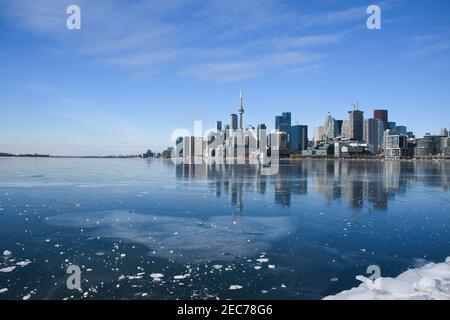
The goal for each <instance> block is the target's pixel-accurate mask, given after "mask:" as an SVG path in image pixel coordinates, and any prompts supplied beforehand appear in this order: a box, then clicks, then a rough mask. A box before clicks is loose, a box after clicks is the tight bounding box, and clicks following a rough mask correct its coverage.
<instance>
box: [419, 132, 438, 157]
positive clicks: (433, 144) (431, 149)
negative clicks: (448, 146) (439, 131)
mask: <svg viewBox="0 0 450 320" xmlns="http://www.w3.org/2000/svg"><path fill="white" fill-rule="evenodd" d="M442 142H445V141H442V137H441V136H432V135H426V136H425V137H423V138H422V139H417V146H416V149H415V156H416V157H429V156H436V155H439V154H441V152H442Z"/></svg>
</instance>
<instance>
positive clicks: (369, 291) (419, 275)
mask: <svg viewBox="0 0 450 320" xmlns="http://www.w3.org/2000/svg"><path fill="white" fill-rule="evenodd" d="M358 278H360V279H362V278H363V277H358ZM324 300H450V257H449V258H447V259H446V260H445V262H444V263H437V264H436V263H429V264H427V265H425V266H423V267H421V268H416V269H410V270H408V271H406V272H404V273H402V274H401V275H399V276H398V277H396V278H379V279H377V280H376V284H372V283H367V282H364V283H362V284H361V285H359V287H356V288H353V289H351V290H347V291H343V292H341V293H338V294H337V295H334V296H328V297H325V298H324Z"/></svg>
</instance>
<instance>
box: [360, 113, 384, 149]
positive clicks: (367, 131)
mask: <svg viewBox="0 0 450 320" xmlns="http://www.w3.org/2000/svg"><path fill="white" fill-rule="evenodd" d="M383 133H384V124H383V121H382V120H379V119H374V118H372V119H365V120H364V137H363V140H364V142H365V143H367V144H371V145H373V146H376V147H379V146H382V144H383V136H384V134H383Z"/></svg>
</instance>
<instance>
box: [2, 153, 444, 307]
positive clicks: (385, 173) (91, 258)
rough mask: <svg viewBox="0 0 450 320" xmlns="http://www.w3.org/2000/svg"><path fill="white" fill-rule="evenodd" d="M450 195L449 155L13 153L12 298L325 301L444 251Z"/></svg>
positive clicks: (7, 203) (6, 170) (8, 233)
mask: <svg viewBox="0 0 450 320" xmlns="http://www.w3.org/2000/svg"><path fill="white" fill-rule="evenodd" d="M449 200H450V163H407V162H402V163H393V162H390V163H382V162H360V161H353V162H352V161H326V160H323V161H320V160H317V161H295V162H294V161H292V162H285V163H282V165H281V167H280V171H279V173H278V174H277V175H274V176H261V175H259V173H258V168H257V167H255V166H250V165H242V166H205V165H204V166H202V165H198V166H187V165H186V166H185V165H175V164H173V163H172V162H171V161H170V160H145V159H56V158H50V159H38V158H36V159H34V158H0V299H24V298H25V299H64V298H76V299H78V298H89V299H102V298H120V299H122V298H123V299H176V298H178V299H206V298H207V299H216V298H219V299H227V298H230V299H240V298H244V299H320V298H323V297H325V296H327V295H331V294H336V293H338V292H340V291H342V290H345V289H350V288H351V287H354V286H357V285H358V284H359V281H358V280H356V279H355V276H357V275H366V276H369V275H367V274H366V269H367V267H368V266H370V265H378V266H379V267H380V269H381V275H382V276H383V277H391V276H396V275H398V274H400V273H402V272H404V271H406V270H407V269H408V268H412V267H419V266H422V265H423V264H425V263H426V262H428V261H436V262H440V261H443V260H445V258H446V257H447V256H449V255H450V230H449V226H450V201H449ZM4 252H5V254H4ZM71 264H75V265H78V266H79V267H80V268H81V271H82V275H81V279H82V291H81V292H78V291H71V290H69V289H68V288H67V286H66V280H67V277H68V276H69V275H68V274H66V270H67V267H68V266H69V265H71Z"/></svg>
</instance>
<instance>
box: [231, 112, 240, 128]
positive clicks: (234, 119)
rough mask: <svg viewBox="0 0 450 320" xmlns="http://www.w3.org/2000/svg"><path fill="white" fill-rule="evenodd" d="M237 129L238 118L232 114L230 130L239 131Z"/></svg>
mask: <svg viewBox="0 0 450 320" xmlns="http://www.w3.org/2000/svg"><path fill="white" fill-rule="evenodd" d="M237 128H238V116H237V114H235V113H233V114H230V129H231V130H237Z"/></svg>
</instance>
